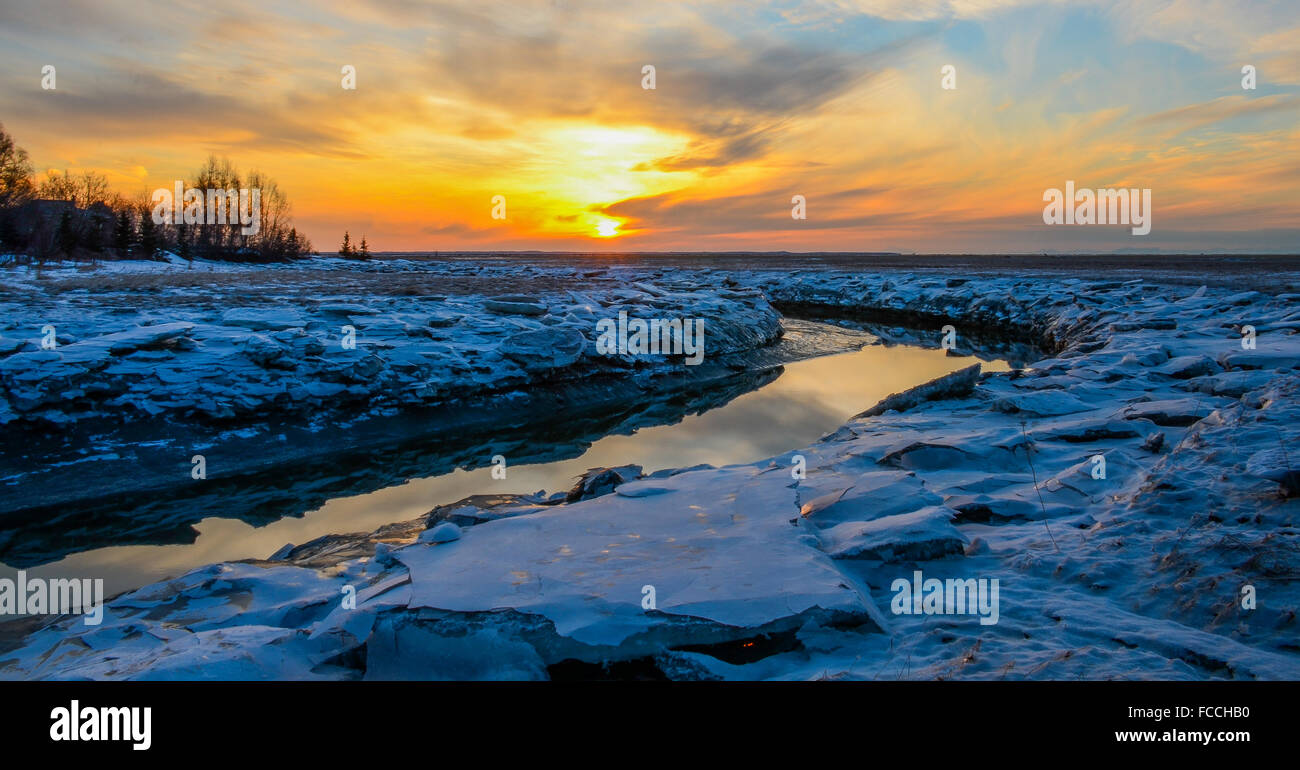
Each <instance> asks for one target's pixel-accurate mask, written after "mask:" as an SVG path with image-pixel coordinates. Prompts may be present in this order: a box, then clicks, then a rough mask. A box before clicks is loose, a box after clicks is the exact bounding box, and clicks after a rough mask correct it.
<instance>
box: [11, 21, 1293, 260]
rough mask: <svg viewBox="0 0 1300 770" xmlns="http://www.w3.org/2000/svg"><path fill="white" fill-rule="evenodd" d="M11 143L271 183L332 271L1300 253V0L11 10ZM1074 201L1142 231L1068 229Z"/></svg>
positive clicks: (62, 158)
mask: <svg viewBox="0 0 1300 770" xmlns="http://www.w3.org/2000/svg"><path fill="white" fill-rule="evenodd" d="M46 65H51V66H54V67H55V83H54V88H52V89H48V88H43V87H42V80H43V76H42V68H43V67H45V66H46ZM646 65H651V66H653V67H654V81H655V82H654V86H655V87H654V88H653V89H650V88H646V87H644V86H645V85H646V82H645V81H646V78H645V75H644V74H643V73H644V68H645V67H646ZM948 65H951V67H952V68H953V70H951V72H953V73H955V77H954V78H951V79H950V80H949V82H948V85H953V86H955V87H953V88H944V85H945V84H944V82H943V81H944V75H943V71H944V68H945V67H946V66H948ZM1247 65H1249V66H1252V67H1254V68H1255V78H1256V82H1255V88H1253V89H1246V88H1243V85H1242V84H1243V77H1244V76H1243V74H1242V68H1243V67H1244V66H1247ZM345 66H350V67H353V68H355V73H356V75H355V86H356V87H355V88H354V89H347V88H344V87H343V81H344V76H343V74H342V73H343V68H344V67H345ZM0 123H3V124H4V126H5V129H6V130H7V131H8V132H9V133H10V134H11V135H12V136H13V137H14V139H15V141H16V142H17V143H18V144H19V145H20V146H22V147H24V148H25V149H26V150H27V151H28V152H29V153H30V155H31V158H32V161H33V164H34V166H35V167H36V168H37V170H38V176H43V175H44V173H45V172H46V170H48V169H68V170H71V171H72V172H73V173H77V172H79V171H82V170H93V171H97V172H100V173H103V174H105V175H106V176H107V177H108V179H109V181H110V183H111V184H112V185H113V187H114V188H115V189H117V190H119V191H121V192H123V193H127V194H138V193H142V192H147V191H151V190H153V189H156V188H159V187H168V188H170V187H171V186H172V185H173V183H174V180H176V179H192V178H193V176H194V172H195V171H196V170H197V169H198V168H199V166H200V165H201V164H202V163H203V161H204V160H205V159H206V158H207V157H208V156H209V155H213V154H215V155H217V156H219V157H220V156H224V157H227V158H229V159H230V160H231V162H232V163H234V165H235V166H236V167H237V168H238V169H240V170H249V169H258V170H260V171H263V172H265V173H267V174H269V175H270V176H271V177H272V178H274V179H275V180H276V181H277V182H278V183H279V186H280V188H281V189H282V190H283V191H284V192H285V193H286V194H287V196H288V198H289V201H290V203H291V205H292V207H293V214H294V221H295V223H296V224H297V225H298V227H299V229H300V230H301V231H303V232H305V233H306V234H307V236H308V237H309V238H310V239H311V240H312V241H313V243H314V245H315V246H316V248H317V249H319V250H322V251H325V250H335V249H337V248H338V245H339V243H340V241H341V240H342V236H343V232H344V230H347V231H349V232H350V233H351V235H352V237H353V239H354V240H356V239H359V238H360V237H361V236H363V235H364V236H365V237H366V239H367V241H368V244H369V246H370V248H371V250H372V251H381V250H389V251H396V250H428V251H435V250H438V251H447V250H525V249H542V250H561V251H568V250H576V251H660V250H669V251H696V250H703V251H747V250H756V251H782V250H784V251H888V252H903V253H909V252H918V253H977V252H993V253H1000V252H1009V253H1020V252H1035V253H1036V252H1089V251H1096V252H1116V251H1126V250H1129V251H1167V252H1218V251H1222V252H1300V141H1298V140H1300V2H1296V0H1242V1H1240V2H1238V1H1233V0H1086V1H1081V2H1069V1H1067V0H804V2H776V3H762V2H672V1H671V0H655V1H654V2H632V1H631V0H622V1H620V2H585V1H583V0H514V1H513V2H496V1H495V0H447V1H445V2H424V1H423V0H387V1H384V0H349V2H346V3H341V2H332V1H331V2H325V1H324V0H300V1H299V2H282V1H281V0H222V2H220V3H212V2H191V0H168V2H124V1H123V0H67V1H60V0H39V1H37V2H29V1H28V0H4V2H3V3H0ZM1067 181H1073V182H1074V183H1075V186H1076V187H1077V188H1089V189H1096V188H1115V187H1124V188H1131V189H1149V190H1151V197H1152V212H1151V219H1152V228H1151V232H1150V234H1148V235H1145V236H1135V235H1133V233H1132V231H1131V229H1130V228H1129V227H1126V226H1123V225H1101V224H1095V225H1048V224H1045V223H1044V219H1043V210H1044V207H1045V205H1046V204H1045V203H1044V194H1045V191H1047V190H1049V189H1052V188H1057V189H1064V187H1065V184H1066V182H1067ZM497 196H502V197H501V198H497ZM795 196H803V200H804V201H805V204H804V206H803V208H804V213H805V218H802V219H795V218H793V217H792V211H793V210H794V209H795V205H794V204H793V200H794V197H795ZM502 198H503V199H504V207H502V206H501V205H498V204H499V202H500V201H501V200H502ZM494 199H495V201H496V202H497V203H494ZM503 208H504V211H502V209H503ZM494 210H495V211H494ZM494 213H496V214H498V215H501V214H504V216H503V218H494V216H493V214H494Z"/></svg>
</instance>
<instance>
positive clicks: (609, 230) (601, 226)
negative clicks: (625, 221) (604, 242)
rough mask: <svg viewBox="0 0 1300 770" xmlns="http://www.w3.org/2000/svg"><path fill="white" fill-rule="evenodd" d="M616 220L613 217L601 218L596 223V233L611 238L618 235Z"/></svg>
mask: <svg viewBox="0 0 1300 770" xmlns="http://www.w3.org/2000/svg"><path fill="white" fill-rule="evenodd" d="M618 225H619V223H618V221H616V220H613V219H602V220H600V221H599V222H597V223H596V235H599V236H600V237H601V238H613V237H614V236H616V235H618V234H619V233H618Z"/></svg>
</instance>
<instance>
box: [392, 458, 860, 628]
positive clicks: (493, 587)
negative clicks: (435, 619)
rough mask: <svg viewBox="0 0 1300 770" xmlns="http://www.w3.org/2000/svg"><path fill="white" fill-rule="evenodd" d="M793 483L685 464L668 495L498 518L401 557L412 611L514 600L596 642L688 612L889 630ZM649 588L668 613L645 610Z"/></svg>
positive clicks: (762, 622)
mask: <svg viewBox="0 0 1300 770" xmlns="http://www.w3.org/2000/svg"><path fill="white" fill-rule="evenodd" d="M789 482H790V479H789V476H788V474H786V473H783V472H767V473H763V472H762V471H760V470H759V469H758V468H756V467H754V466H737V467H730V468H724V469H719V470H716V471H707V470H706V471H697V472H692V473H683V474H680V475H677V476H673V477H671V478H667V479H662V480H659V481H658V482H657V486H658V487H662V488H663V489H664V492H663V493H662V494H658V495H654V496H651V497H644V498H643V497H624V496H621V495H606V496H603V497H601V498H597V499H596V500H592V501H584V502H581V503H576V504H573V505H569V506H564V507H562V508H559V509H557V510H554V511H545V512H540V513H534V514H530V515H528V516H520V517H515V518H508V519H500V520H497V521H489V522H487V523H484V524H480V525H478V526H475V527H471V528H470V529H468V530H466V531H465V532H464V534H463V536H462V537H461V539H460V540H458V541H456V542H454V543H449V544H445V545H440V546H436V547H432V546H424V545H419V546H412V547H409V548H405V549H402V550H399V551H396V552H395V553H394V556H395V557H396V558H397V559H398V560H399V561H401V562H402V564H404V565H405V566H406V567H407V569H408V570H409V571H410V575H411V600H410V605H409V606H410V607H412V608H416V607H428V608H434V609H440V610H450V611H456V612H487V611H491V610H495V609H498V608H506V607H508V608H512V609H515V610H518V611H520V612H524V613H529V614H535V615H541V616H544V617H545V618H547V619H549V620H550V621H552V622H553V623H554V624H555V630H556V632H557V633H559V634H560V635H563V636H568V637H571V638H572V639H574V640H576V641H579V642H582V643H584V644H591V645H617V644H619V643H620V642H622V641H623V640H624V639H626V638H628V637H630V636H633V635H635V634H637V633H639V632H641V631H646V630H650V629H651V628H652V627H654V626H657V625H661V624H663V623H664V622H665V620H672V619H676V618H697V619H703V620H707V621H712V622H713V623H719V624H723V625H726V626H732V627H740V628H760V627H764V626H768V625H771V624H773V623H777V622H780V621H787V620H790V619H792V618H795V617H797V616H801V615H810V616H811V615H818V616H823V617H830V618H832V619H835V620H838V621H842V622H846V623H850V624H852V623H858V624H874V625H875V626H876V627H877V628H884V627H885V621H884V618H883V616H882V615H881V614H880V612H879V610H877V609H876V607H875V605H874V604H873V603H872V602H871V601H870V599H869V597H865V596H863V594H862V593H861V591H860V590H859V589H858V588H857V587H855V586H854V585H853V584H852V581H851V580H850V579H849V578H846V577H845V575H844V574H843V573H842V572H841V571H840V570H839V569H837V568H836V567H835V565H834V564H833V563H832V562H831V560H830V559H829V558H828V557H827V556H826V554H824V553H822V552H821V551H820V550H818V549H817V548H815V547H813V546H812V545H810V544H809V543H808V540H807V539H806V538H804V539H801V537H800V536H801V535H803V534H806V533H807V532H808V530H807V528H806V525H805V524H803V523H802V522H801V521H796V522H795V523H794V524H792V523H791V519H797V518H798V516H797V509H796V507H795V502H794V490H793V489H791V488H790V487H789ZM647 585H649V586H654V589H655V596H656V602H657V611H655V612H651V611H647V610H645V609H643V608H642V597H643V594H642V589H643V587H644V586H647ZM687 633H689V632H687ZM680 641H681V642H682V643H690V642H691V640H690V639H688V638H683V639H681V640H680Z"/></svg>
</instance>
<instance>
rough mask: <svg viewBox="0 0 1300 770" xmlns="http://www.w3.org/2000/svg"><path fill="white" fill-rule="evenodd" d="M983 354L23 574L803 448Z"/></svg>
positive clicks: (814, 376)
mask: <svg viewBox="0 0 1300 770" xmlns="http://www.w3.org/2000/svg"><path fill="white" fill-rule="evenodd" d="M975 360H976V359H974V358H967V357H954V356H948V355H946V354H945V353H944V351H941V350H927V349H922V348H915V347H906V346H896V347H884V346H882V345H871V346H868V347H866V348H863V349H862V350H859V351H856V352H852V353H841V354H839V355H833V356H825V357H822V358H815V359H810V360H807V361H799V362H796V363H792V364H787V365H786V367H785V371H784V372H783V373H782V374H781V375H780V376H779V377H777V378H776V379H775V380H773V381H772V382H770V383H768V384H767V385H765V386H763V387H761V388H759V389H758V390H755V391H751V392H749V393H746V394H744V395H742V396H739V397H738V398H736V399H734V400H732V401H730V402H729V403H727V404H726V405H724V406H722V407H719V408H717V409H713V410H712V411H708V412H705V413H704V414H700V415H693V416H688V417H686V418H685V419H683V420H682V421H681V422H679V423H676V424H674V425H662V426H657V427H652V428H642V429H640V430H638V431H636V432H635V433H633V434H631V435H609V436H605V437H604V438H602V439H600V440H598V441H596V442H595V443H593V444H592V445H591V447H590V448H589V449H588V450H587V451H586V452H585V453H584V454H582V455H581V456H580V457H576V458H573V459H568V460H560V461H556V462H545V463H537V464H534V465H517V466H514V465H512V466H509V467H508V469H507V477H506V478H505V479H493V478H492V476H491V468H490V467H484V468H477V469H475V470H470V471H466V470H456V471H453V472H452V473H448V474H444V475H441V476H434V477H430V478H419V479H411V480H409V481H407V482H405V483H403V484H398V485H396V486H392V487H388V488H386V489H380V490H378V491H375V492H371V493H368V494H364V495H356V496H351V497H339V498H335V499H332V500H330V501H328V502H327V503H325V505H323V506H321V507H320V508H317V509H316V510H314V511H310V512H308V513H307V514H306V515H305V516H303V517H302V518H285V519H280V520H279V521H276V522H274V523H272V524H269V525H266V526H262V527H253V526H251V525H249V524H247V523H245V522H242V521H239V520H237V519H222V518H208V519H204V520H203V521H202V522H200V523H199V524H198V525H197V529H198V530H199V537H198V539H197V540H196V541H195V542H194V543H192V544H189V545H131V546H112V547H105V548H99V549H95V550H90V551H84V552H81V553H77V554H73V555H70V556H68V557H66V558H64V559H62V560H60V561H58V562H54V563H51V564H46V565H42V566H40V567H33V568H30V569H28V570H26V571H27V574H28V575H29V576H39V577H47V578H49V577H99V578H103V579H104V590H105V596H110V595H113V594H116V593H119V592H121V591H124V590H129V589H132V588H137V587H139V586H142V585H146V584H148V583H151V582H154V581H157V580H162V579H165V578H168V577H173V576H176V575H180V574H183V573H185V572H187V571H189V570H191V569H193V568H195V567H200V566H203V565H205V564H210V563H212V562H218V561H232V560H237V559H248V558H265V557H267V556H269V555H270V554H272V553H274V552H275V551H276V550H277V549H279V548H280V547H281V546H283V545H284V544H285V543H294V544H301V543H305V542H307V541H309V540H312V539H314V538H317V537H320V536H321V535H327V534H332V533H342V532H369V531H372V530H374V529H375V528H377V527H379V526H381V525H383V524H387V523H390V522H396V521H406V520H409V519H414V518H416V517H418V516H420V515H422V514H424V513H427V512H428V511H429V510H430V509H432V508H433V507H434V506H436V505H441V504H444V503H451V502H455V501H456V500H459V499H461V498H463V497H466V496H468V495H472V494H486V493H493V494H500V493H521V494H525V493H532V492H536V491H538V490H542V489H544V490H546V491H547V492H557V491H565V490H568V489H569V488H570V487H571V486H573V483H574V481H575V479H576V478H577V477H578V476H579V475H580V474H581V473H582V472H583V471H585V470H587V469H588V468H595V467H601V466H610V467H612V466H618V465H628V464H635V465H640V466H642V467H643V468H644V470H645V472H646V473H650V472H652V471H656V470H660V469H663V468H682V467H688V466H691V465H697V464H700V463H708V464H710V465H715V466H722V465H730V464H735V463H748V462H754V461H757V460H761V459H763V458H765V457H770V456H772V455H777V454H781V453H783V452H787V451H790V450H794V449H800V448H802V447H805V446H807V445H809V444H811V443H813V442H815V441H816V440H817V439H819V438H821V437H822V436H824V435H826V434H827V433H829V432H831V431H833V430H835V429H836V428H838V427H839V426H840V425H842V424H843V423H844V422H845V420H847V419H848V418H849V417H852V416H853V415H855V414H857V413H859V412H861V411H863V410H865V409H867V408H869V407H871V406H873V405H874V404H875V403H876V402H878V401H879V400H880V399H882V398H884V397H885V396H887V395H889V394H891V393H897V392H899V391H902V390H906V389H907V388H910V387H912V386H914V385H918V384H920V383H923V382H926V381H928V380H931V379H933V378H935V377H939V376H941V375H944V374H947V373H949V372H952V371H956V370H957V369H960V368H962V367H965V366H969V365H970V364H972V363H974V362H975ZM984 368H985V370H986V371H1006V370H1007V369H1008V368H1009V367H1008V366H1007V364H1006V363H1005V362H1003V361H996V362H992V363H989V362H985V363H984ZM15 572H16V570H14V569H12V568H10V567H8V566H7V565H3V564H0V577H10V578H12V577H13V576H14V574H15Z"/></svg>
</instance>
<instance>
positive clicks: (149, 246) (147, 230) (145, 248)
mask: <svg viewBox="0 0 1300 770" xmlns="http://www.w3.org/2000/svg"><path fill="white" fill-rule="evenodd" d="M140 253H141V254H143V255H144V258H145V259H153V258H154V255H155V254H157V253H158V225H156V224H154V222H153V217H152V216H150V215H149V214H148V213H146V214H145V215H144V216H142V217H140Z"/></svg>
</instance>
